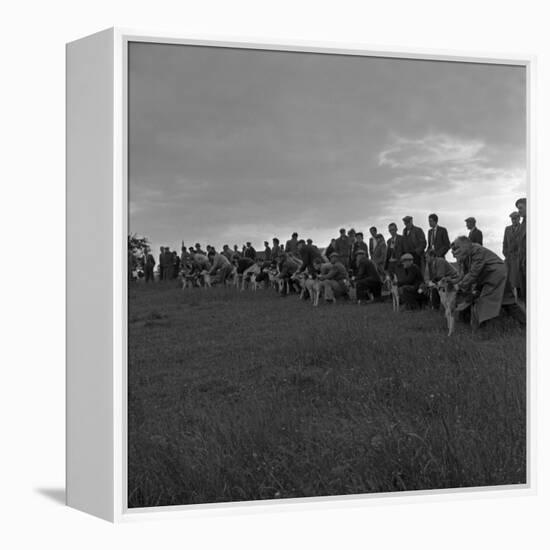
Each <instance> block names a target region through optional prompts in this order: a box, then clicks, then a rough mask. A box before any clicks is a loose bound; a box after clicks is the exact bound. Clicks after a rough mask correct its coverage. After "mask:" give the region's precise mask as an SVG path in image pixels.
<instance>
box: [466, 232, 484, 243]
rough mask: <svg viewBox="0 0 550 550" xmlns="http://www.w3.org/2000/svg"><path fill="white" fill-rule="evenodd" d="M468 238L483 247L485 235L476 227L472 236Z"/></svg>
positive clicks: (471, 233)
mask: <svg viewBox="0 0 550 550" xmlns="http://www.w3.org/2000/svg"><path fill="white" fill-rule="evenodd" d="M468 238H469V239H470V240H471V241H472V242H473V243H477V244H480V245H482V246H483V233H482V232H481V231H480V230H479V229H478V228H477V227H474V228H473V229H472V230H471V231H470V234H469V235H468Z"/></svg>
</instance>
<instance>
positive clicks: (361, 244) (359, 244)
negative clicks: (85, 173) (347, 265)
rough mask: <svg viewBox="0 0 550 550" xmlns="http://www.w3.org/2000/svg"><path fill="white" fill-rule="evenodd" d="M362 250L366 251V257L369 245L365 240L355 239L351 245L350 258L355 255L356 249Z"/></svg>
mask: <svg viewBox="0 0 550 550" xmlns="http://www.w3.org/2000/svg"><path fill="white" fill-rule="evenodd" d="M359 250H364V251H365V252H366V254H365V255H366V257H367V258H368V257H369V247H368V245H367V243H366V242H365V241H355V242H354V243H353V246H352V247H351V258H352V260H354V259H355V256H356V255H357V251H359Z"/></svg>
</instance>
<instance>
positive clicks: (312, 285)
mask: <svg viewBox="0 0 550 550" xmlns="http://www.w3.org/2000/svg"><path fill="white" fill-rule="evenodd" d="M291 279H292V280H293V281H296V282H297V283H298V284H299V285H300V288H301V291H300V299H301V300H303V299H304V297H305V295H306V292H307V293H308V296H309V299H310V300H311V303H312V304H313V306H315V307H317V306H318V305H319V297H320V296H321V282H320V281H319V279H317V278H316V277H313V276H311V275H310V274H308V273H304V272H302V273H294V275H292V277H291Z"/></svg>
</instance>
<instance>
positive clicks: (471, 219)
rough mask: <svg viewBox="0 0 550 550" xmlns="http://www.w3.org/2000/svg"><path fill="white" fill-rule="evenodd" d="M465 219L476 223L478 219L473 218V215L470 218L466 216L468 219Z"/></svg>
mask: <svg viewBox="0 0 550 550" xmlns="http://www.w3.org/2000/svg"><path fill="white" fill-rule="evenodd" d="M464 221H465V222H472V223H476V219H475V218H473V217H472V216H470V217H469V218H466V219H465V220H464Z"/></svg>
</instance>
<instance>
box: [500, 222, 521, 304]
mask: <svg viewBox="0 0 550 550" xmlns="http://www.w3.org/2000/svg"><path fill="white" fill-rule="evenodd" d="M510 220H511V221H512V225H508V226H506V229H505V230H504V239H503V241H502V254H503V256H504V263H505V264H506V269H507V270H508V281H509V283H510V286H511V287H512V290H513V291H514V292H515V294H516V295H518V294H519V289H520V288H521V275H520V270H519V248H520V241H521V224H520V215H519V212H512V213H511V214H510Z"/></svg>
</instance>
